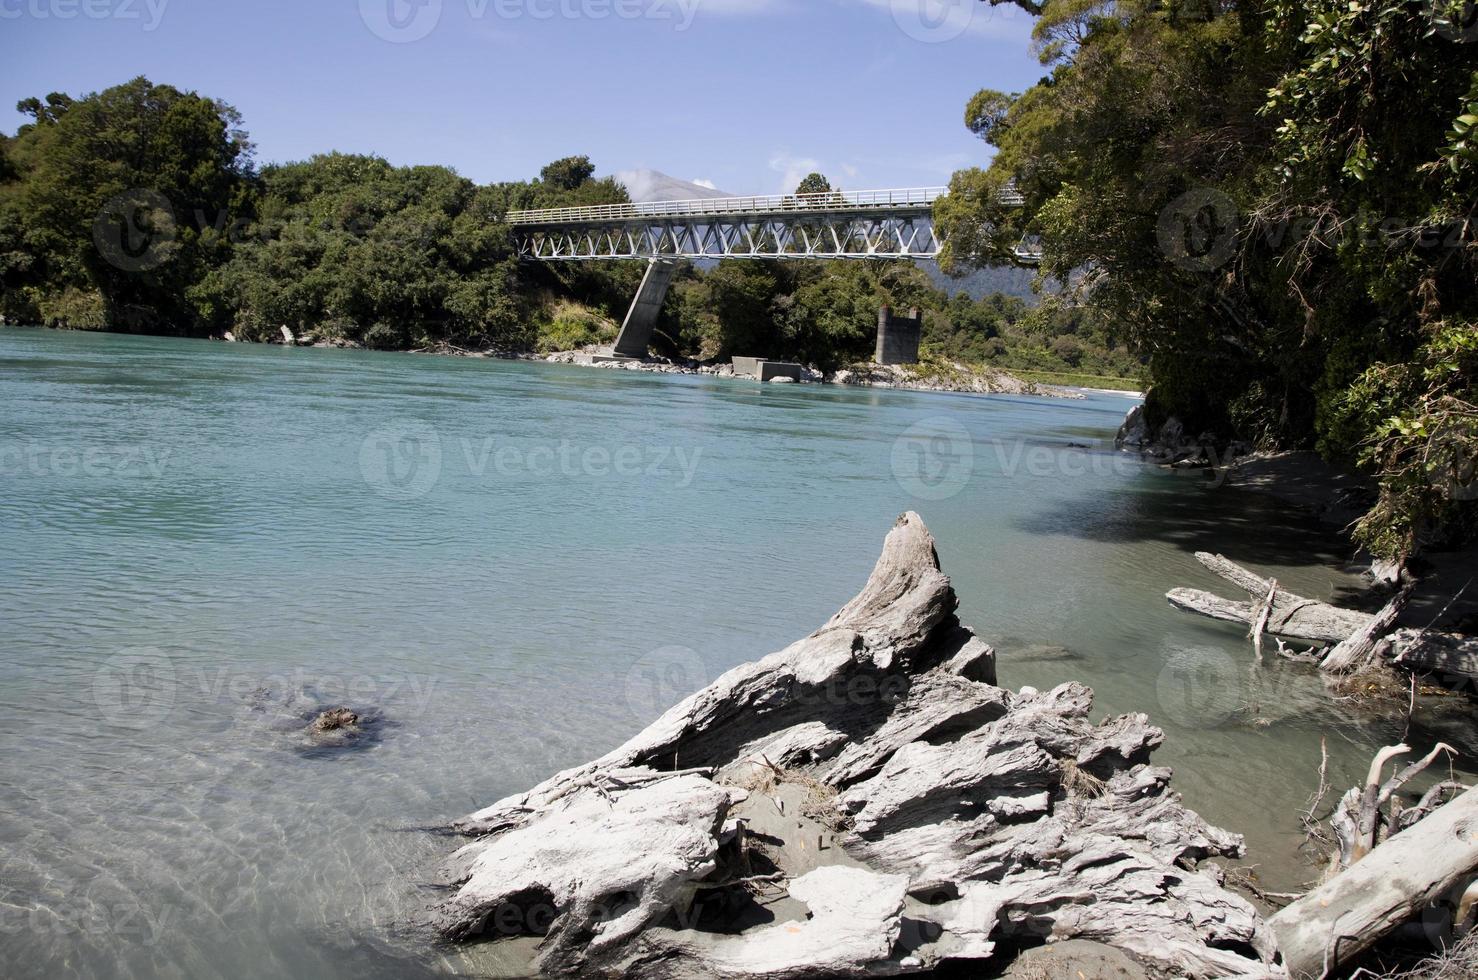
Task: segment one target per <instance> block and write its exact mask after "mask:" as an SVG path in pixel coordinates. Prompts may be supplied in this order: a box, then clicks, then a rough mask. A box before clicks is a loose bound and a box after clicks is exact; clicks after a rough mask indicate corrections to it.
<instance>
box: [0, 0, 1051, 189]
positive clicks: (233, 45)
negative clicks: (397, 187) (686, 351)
mask: <svg viewBox="0 0 1478 980" xmlns="http://www.w3.org/2000/svg"><path fill="white" fill-rule="evenodd" d="M1029 33H1030V21H1029V19H1028V18H1027V17H1026V16H1025V14H1023V13H1022V12H1021V11H1019V10H1018V9H1017V8H1015V7H1010V6H1007V7H1000V8H992V7H989V6H988V5H986V4H983V3H976V2H975V0H0V82H3V85H0V107H3V108H0V129H3V130H4V131H6V132H14V131H15V128H16V127H17V126H18V125H20V124H21V122H22V121H23V118H24V117H22V116H20V115H18V114H17V113H15V112H14V110H13V106H14V103H15V102H16V101H17V100H18V99H21V98H24V97H27V96H31V95H38V96H44V95H45V94H46V93H48V92H52V91H64V92H68V93H71V94H79V93H82V92H89V91H95V90H97V89H101V88H106V87H107V86H109V85H112V84H116V83H118V82H120V81H124V80H126V79H128V78H132V77H133V76H135V75H140V74H142V75H147V76H149V77H150V78H151V79H153V80H154V81H156V82H168V83H170V84H172V85H175V86H177V87H180V88H187V89H194V90H196V91H199V92H201V93H202V94H205V95H209V96H211V97H214V98H219V99H224V100H225V101H227V102H230V103H231V104H233V105H235V106H236V107H237V108H238V109H240V110H241V112H242V114H243V115H244V116H245V118H246V126H247V129H248V130H249V131H250V132H251V135H252V138H253V140H254V142H255V143H256V144H257V158H258V160H259V161H260V162H271V161H285V160H294V159H302V158H305V157H307V156H309V155H311V154H313V153H315V152H323V151H327V150H344V151H351V152H373V153H378V154H380V155H381V156H384V157H386V158H388V159H389V160H391V161H392V162H394V163H397V164H410V163H438V164H446V165H448V166H452V167H455V168H456V169H457V171H458V172H460V173H462V174H464V175H466V176H468V177H470V178H472V179H474V180H477V181H479V182H487V181H492V180H510V179H521V178H526V177H530V176H533V175H535V174H536V173H537V172H538V169H539V167H541V166H542V165H543V164H544V163H546V162H548V161H549V160H552V159H554V158H557V157H560V156H566V155H569V154H572V153H585V154H589V155H590V156H591V158H592V159H593V160H594V161H595V162H596V164H597V166H598V167H599V168H600V172H601V173H611V172H614V171H617V170H626V169H632V168H638V167H649V168H652V169H655V170H661V171H664V172H666V173H670V174H672V175H673V176H675V177H681V178H683V179H687V180H702V181H707V182H712V183H713V184H715V185H716V186H718V187H720V188H722V189H724V190H729V191H733V192H735V193H773V192H778V191H782V190H789V189H791V185H793V184H794V183H795V181H796V179H797V178H798V177H799V176H801V175H804V174H805V173H806V172H807V171H809V170H811V169H813V168H814V169H820V170H821V171H823V172H824V173H826V174H828V175H829V176H830V177H832V179H833V182H834V183H838V184H840V185H842V186H844V187H847V188H851V189H866V188H873V187H911V186H923V185H931V184H938V183H944V182H945V181H947V180H948V178H949V175H950V173H951V172H952V171H953V170H955V169H957V168H959V167H962V166H968V165H972V164H980V163H984V162H985V160H986V159H987V147H986V146H985V145H984V144H982V143H980V142H979V141H978V140H976V139H975V138H974V137H973V136H972V135H971V134H970V133H969V132H968V131H966V130H965V129H964V127H963V125H962V122H961V120H962V116H963V110H964V104H965V102H966V100H967V99H968V98H969V97H970V96H971V95H972V94H973V93H974V92H975V91H977V90H978V89H980V88H982V87H991V88H1001V89H1006V90H1011V91H1019V90H1021V89H1023V88H1025V87H1027V86H1028V85H1030V84H1031V83H1032V82H1034V81H1035V80H1036V79H1037V78H1039V77H1040V76H1041V75H1042V73H1043V69H1042V68H1041V67H1040V65H1038V64H1037V62H1036V60H1035V59H1034V58H1033V57H1032V55H1031V54H1030V52H1029V50H1028V36H1029Z"/></svg>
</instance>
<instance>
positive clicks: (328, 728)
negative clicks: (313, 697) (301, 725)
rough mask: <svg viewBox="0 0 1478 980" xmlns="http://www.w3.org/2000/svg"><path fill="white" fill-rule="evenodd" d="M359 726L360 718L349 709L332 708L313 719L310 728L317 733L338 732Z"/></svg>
mask: <svg viewBox="0 0 1478 980" xmlns="http://www.w3.org/2000/svg"><path fill="white" fill-rule="evenodd" d="M358 724H359V716H358V715H356V714H355V713H354V712H352V711H350V710H349V709H348V708H330V709H329V710H327V711H324V712H321V713H320V714H319V715H318V717H317V718H314V719H313V724H311V725H309V726H308V727H309V728H310V729H311V730H312V731H314V732H317V733H322V732H336V731H339V730H340V729H344V728H353V727H354V726H356V725H358Z"/></svg>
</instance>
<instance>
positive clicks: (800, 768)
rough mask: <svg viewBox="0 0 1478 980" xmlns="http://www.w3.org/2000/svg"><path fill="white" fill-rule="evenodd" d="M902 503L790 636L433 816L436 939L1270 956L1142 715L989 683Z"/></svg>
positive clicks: (1068, 687) (672, 963) (841, 957)
mask: <svg viewBox="0 0 1478 980" xmlns="http://www.w3.org/2000/svg"><path fill="white" fill-rule="evenodd" d="M956 605H957V600H956V597H955V594H954V591H953V589H952V588H951V587H950V584H949V580H948V579H947V578H945V576H944V575H943V573H942V572H941V571H940V569H939V563H938V557H937V555H936V554H935V549H934V541H933V539H932V538H931V537H930V535H929V532H928V530H927V529H926V528H925V527H924V525H923V522H922V521H921V520H920V519H919V517H918V516H917V515H916V514H905V515H904V516H903V517H902V518H901V519H900V520H899V522H898V524H897V526H896V527H894V529H893V530H892V532H891V533H890V534H889V535H888V538H887V541H886V543H885V545H884V548H883V554H882V557H881V558H880V559H879V561H878V563H877V567H876V568H875V569H874V571H873V573H872V576H871V578H870V579H869V580H868V582H867V585H866V587H865V588H864V589H863V590H862V592H861V593H860V594H859V595H858V596H857V597H856V598H855V599H853V600H852V601H851V602H849V603H848V604H847V605H846V606H845V607H843V608H842V610H841V611H840V612H839V613H837V615H836V616H835V617H833V619H832V620H831V621H830V622H828V623H827V624H826V625H825V626H823V627H822V628H821V629H820V630H818V631H817V632H815V633H813V634H812V635H811V636H809V637H807V638H805V639H803V640H801V641H799V642H798V643H795V644H792V645H791V646H789V647H787V648H786V649H784V650H781V651H780V652H778V653H774V654H771V655H770V656H768V657H766V658H764V659H763V660H760V661H758V662H757V663H752V664H747V665H744V666H741V667H737V668H735V669H734V670H731V671H729V672H728V673H726V674H724V675H723V676H722V677H720V678H719V679H718V680H717V681H715V682H714V683H713V684H712V685H710V686H709V687H707V688H705V689H704V690H702V691H699V692H698V693H696V694H694V695H692V696H691V697H689V698H688V699H687V700H685V701H683V702H682V703H680V704H678V705H677V706H676V707H674V708H672V709H671V710H670V711H668V712H667V713H666V714H665V715H663V716H662V717H661V718H660V719H658V720H657V721H656V722H655V723H654V724H653V725H652V726H651V727H649V728H648V729H646V730H645V731H644V732H642V733H640V734H639V735H637V736H636V737H635V738H633V739H632V740H631V741H629V742H627V743H626V744H625V745H623V746H621V747H620V748H618V749H616V750H615V751H613V752H611V753H610V754H608V755H606V756H604V757H602V758H600V759H598V760H596V761H594V762H591V763H588V764H586V765H584V766H581V767H578V768H576V769H571V770H568V771H566V772H563V773H560V774H559V775H556V776H554V777H553V778H551V779H549V780H547V781H545V782H544V783H541V784H540V785H539V786H536V787H534V788H533V789H531V790H529V791H528V792H526V793H520V794H518V795H516V796H512V797H509V798H508V799H505V800H502V801H500V802H498V803H496V804H494V805H492V806H489V807H487V808H486V809H483V810H480V811H478V812H476V813H473V814H471V815H470V816H467V817H465V818H464V819H462V820H460V821H457V822H456V823H455V824H454V825H453V829H454V830H456V831H457V832H460V833H462V834H465V835H468V836H470V837H473V838H474V839H473V840H472V841H470V842H469V843H467V844H466V845H465V846H464V847H462V848H461V849H460V850H459V851H457V853H456V854H455V855H454V856H453V857H452V858H451V860H450V862H449V864H448V866H447V871H448V878H449V883H450V885H451V889H452V890H451V895H450V898H449V899H448V900H447V901H446V902H445V903H444V904H443V905H442V906H441V907H440V909H439V911H438V913H437V916H438V918H437V923H436V924H437V926H438V927H439V929H440V931H441V933H442V934H443V935H444V936H445V937H446V938H448V939H451V940H453V941H463V940H474V939H481V940H498V939H501V938H504V937H514V936H530V935H532V936H537V937H539V945H538V949H537V954H536V955H535V957H534V960H533V962H532V963H531V964H530V967H531V972H538V973H540V974H546V975H577V974H580V975H584V974H600V975H613V976H615V975H619V976H635V977H661V978H686V977H759V976H764V977H783V978H809V977H818V978H819V977H861V976H868V977H874V976H895V975H904V974H919V973H926V972H928V971H930V970H933V969H935V968H936V967H939V966H941V965H944V964H946V963H949V964H955V965H957V966H963V967H965V968H966V970H967V972H968V970H969V969H970V968H971V967H972V966H981V967H984V966H985V965H986V962H987V961H991V960H995V961H997V962H996V963H991V964H990V965H989V967H988V968H990V969H994V968H995V967H996V966H997V965H999V961H1001V960H1002V959H1007V958H1010V957H1012V956H1014V955H1015V951H1016V950H1018V949H1020V948H1022V947H1032V946H1040V945H1042V944H1043V943H1057V942H1062V941H1068V940H1087V941H1091V942H1093V943H1098V944H1104V945H1107V946H1111V947H1114V948H1116V949H1117V950H1118V951H1119V952H1118V953H1116V954H1115V955H1120V956H1122V955H1123V954H1125V953H1127V954H1129V955H1131V956H1133V957H1135V958H1136V959H1137V960H1138V961H1139V962H1140V964H1141V965H1142V966H1143V967H1144V968H1145V972H1146V974H1148V973H1151V972H1153V973H1154V974H1156V975H1162V974H1165V973H1173V974H1174V975H1176V976H1185V977H1226V976H1262V977H1282V976H1284V973H1283V971H1282V969H1281V968H1280V967H1278V966H1277V965H1276V963H1275V953H1274V944H1273V936H1272V933H1271V931H1270V930H1269V929H1268V927H1267V924H1266V922H1265V921H1264V920H1263V919H1262V918H1261V917H1260V916H1259V915H1258V913H1257V912H1256V911H1255V910H1254V909H1253V908H1252V906H1251V905H1249V904H1248V903H1247V902H1246V901H1245V900H1244V899H1242V898H1241V897H1239V896H1237V895H1235V894H1233V893H1231V892H1229V891H1227V890H1226V889H1225V888H1223V887H1222V885H1221V884H1220V881H1219V878H1218V877H1217V876H1216V875H1214V874H1213V873H1212V872H1210V871H1209V870H1208V871H1207V872H1204V873H1203V872H1200V871H1197V870H1196V868H1197V865H1198V862H1199V861H1201V860H1202V859H1204V858H1208V857H1214V856H1222V857H1228V856H1240V855H1241V854H1242V851H1243V846H1242V841H1241V839H1240V838H1239V837H1237V836H1236V835H1233V834H1230V833H1227V832H1225V831H1222V830H1218V829H1216V828H1214V827H1211V826H1210V825H1208V824H1207V823H1206V822H1205V821H1203V820H1202V819H1201V818H1200V817H1198V816H1197V815H1196V814H1195V813H1193V812H1191V811H1190V810H1187V809H1186V808H1185V807H1184V806H1182V805H1181V801H1180V799H1179V797H1178V796H1177V795H1176V794H1175V793H1174V792H1172V791H1171V790H1170V787H1169V781H1170V772H1169V770H1167V769H1164V768H1158V767H1154V766H1151V765H1149V764H1148V759H1149V756H1150V753H1151V751H1152V750H1153V749H1154V748H1156V747H1157V746H1158V745H1159V744H1160V742H1161V740H1162V739H1163V733H1162V732H1160V730H1159V729H1157V728H1155V727H1154V726H1152V725H1151V724H1150V722H1149V719H1148V718H1147V717H1146V716H1145V715H1142V714H1131V715H1122V716H1119V717H1116V718H1109V719H1107V720H1104V721H1102V722H1100V723H1097V724H1095V723H1093V722H1092V721H1090V720H1089V714H1090V711H1091V709H1092V704H1093V695H1092V692H1091V691H1089V690H1088V689H1087V688H1084V687H1082V686H1081V685H1077V684H1064V685H1062V686H1060V687H1058V688H1056V689H1055V690H1052V691H1047V692H1042V693H1038V692H1036V691H1034V690H1031V689H1023V690H1022V691H1021V692H1019V693H1016V692H1012V691H1008V690H1005V689H1003V688H1001V687H997V686H995V683H994V681H995V655H994V652H993V651H992V650H991V648H990V647H988V646H986V645H985V644H984V643H982V642H981V641H980V640H979V639H978V638H976V636H975V634H974V633H972V632H971V631H970V630H969V629H968V628H966V627H964V626H962V625H961V624H960V622H959V620H958V619H957V618H956V616H955V608H956Z"/></svg>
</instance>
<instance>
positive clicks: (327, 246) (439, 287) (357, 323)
mask: <svg viewBox="0 0 1478 980" xmlns="http://www.w3.org/2000/svg"><path fill="white" fill-rule="evenodd" d="M260 187H261V197H260V203H259V212H260V217H259V218H258V220H257V221H256V222H254V223H253V224H252V225H250V226H249V227H248V228H247V229H246V230H245V234H244V240H243V241H242V242H241V243H240V245H239V246H238V247H237V249H236V252H235V254H234V256H233V257H232V258H231V260H230V261H229V262H227V263H226V264H225V265H223V266H221V267H220V268H219V269H216V270H214V271H213V272H212V273H211V274H210V275H209V276H208V277H207V278H206V280H205V282H204V283H202V285H201V286H200V287H199V288H198V289H197V290H196V291H195V292H194V296H195V298H196V300H197V301H198V302H199V304H200V306H201V308H202V310H204V311H206V313H207V315H208V318H209V320H210V323H211V325H212V326H213V327H215V328H216V329H232V330H235V331H236V332H237V333H238V335H240V336H243V337H246V338H255V339H261V338H264V337H267V336H271V335H273V334H275V333H276V332H277V329H278V327H279V326H283V325H285V326H287V327H289V328H290V329H291V330H292V331H293V332H294V333H295V334H302V333H315V332H317V331H318V329H319V328H320V326H322V325H325V324H327V325H331V326H328V327H325V329H324V332H325V333H327V332H330V331H331V332H332V333H333V335H334V338H335V339H341V340H348V341H354V342H359V343H363V344H365V345H366V346H370V347H376V348H382V349H393V348H404V347H406V346H426V345H431V344H436V343H449V344H453V345H457V346H466V345H485V346H498V345H515V344H517V343H518V341H519V340H520V339H521V335H522V332H523V331H524V329H525V328H524V327H523V324H524V323H525V322H527V317H526V311H525V310H523V309H522V308H521V306H520V303H519V302H518V300H517V297H516V290H517V286H518V271H517V262H516V260H515V258H514V257H513V255H512V253H511V250H510V247H509V244H508V238H507V234H506V230H505V229H503V227H502V226H501V225H500V224H499V220H498V219H499V215H500V213H501V207H502V200H501V195H500V194H498V193H497V192H496V191H494V190H492V189H489V188H479V187H477V186H476V185H474V184H473V183H472V182H471V181H469V180H466V179H465V178H463V177H459V176H457V174H455V173H454V172H453V171H451V170H449V169H446V168H444V167H399V168H397V167H392V166H391V165H390V164H388V163H386V162H385V161H384V160H382V159H379V158H378V157H366V156H350V155H345V154H338V153H334V154H327V155H324V156H318V157H314V158H313V159H312V160H309V161H307V162H305V163H294V164H286V165H283V166H276V167H268V168H265V169H264V170H263V172H262V175H261V181H260Z"/></svg>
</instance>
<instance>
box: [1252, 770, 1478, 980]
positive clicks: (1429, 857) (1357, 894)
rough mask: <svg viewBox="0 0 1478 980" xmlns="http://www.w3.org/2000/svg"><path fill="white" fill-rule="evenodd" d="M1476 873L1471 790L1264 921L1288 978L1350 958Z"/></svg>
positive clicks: (1476, 805) (1476, 817)
mask: <svg viewBox="0 0 1478 980" xmlns="http://www.w3.org/2000/svg"><path fill="white" fill-rule="evenodd" d="M1475 873H1478V788H1475V789H1470V790H1468V791H1467V792H1466V793H1464V794H1463V795H1462V796H1459V797H1458V798H1457V799H1455V800H1453V801H1452V802H1451V803H1448V804H1447V805H1445V806H1443V807H1441V808H1439V809H1437V810H1436V811H1434V812H1433V813H1432V814H1431V815H1429V816H1427V817H1425V818H1424V819H1422V820H1420V821H1419V822H1417V823H1416V824H1413V825H1412V826H1411V827H1408V828H1407V829H1405V830H1403V831H1401V833H1399V834H1396V835H1395V836H1393V837H1390V838H1389V839H1387V840H1386V841H1385V842H1384V843H1382V844H1381V845H1380V846H1378V847H1376V848H1375V849H1374V850H1372V851H1371V852H1370V853H1369V854H1367V855H1365V856H1364V858H1362V859H1361V860H1359V861H1357V862H1356V863H1355V864H1353V865H1351V866H1350V867H1349V868H1348V869H1346V870H1345V871H1343V872H1341V873H1340V874H1339V875H1337V876H1335V877H1334V878H1332V879H1330V880H1329V881H1327V882H1325V883H1324V884H1323V885H1320V886H1319V887H1318V888H1316V889H1314V890H1313V891H1312V892H1310V893H1309V894H1307V895H1305V896H1304V897H1303V898H1301V899H1299V900H1298V901H1296V902H1294V903H1293V904H1292V905H1290V906H1288V907H1287V908H1285V909H1283V910H1282V911H1281V912H1279V913H1278V914H1277V915H1275V916H1273V918H1272V919H1271V924H1272V927H1273V932H1274V933H1275V934H1276V935H1277V937H1278V947H1279V949H1280V950H1282V953H1283V962H1284V964H1285V965H1286V966H1287V967H1288V973H1289V976H1290V977H1293V978H1295V980H1298V978H1310V977H1312V978H1318V977H1324V976H1326V975H1328V973H1329V972H1330V971H1332V970H1335V969H1337V968H1338V967H1340V966H1341V965H1343V964H1346V963H1349V962H1350V961H1351V960H1352V959H1354V958H1355V957H1356V956H1358V955H1359V954H1361V953H1363V952H1364V951H1365V950H1367V949H1369V948H1370V947H1371V946H1373V945H1375V944H1376V943H1377V942H1379V941H1380V940H1381V939H1382V938H1383V937H1385V936H1386V935H1388V934H1390V933H1391V932H1393V931H1394V930H1395V929H1397V928H1398V927H1400V926H1401V925H1402V924H1403V923H1405V922H1407V921H1409V920H1411V919H1412V918H1414V917H1416V916H1418V915H1420V914H1421V912H1422V910H1423V909H1425V908H1427V907H1428V906H1430V905H1432V904H1433V903H1435V902H1437V901H1439V900H1441V899H1443V898H1444V897H1447V896H1449V895H1451V894H1452V893H1454V892H1456V891H1460V890H1463V889H1464V888H1465V887H1466V886H1467V885H1469V884H1470V883H1471V882H1472V878H1473V875H1474V874H1475Z"/></svg>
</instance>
